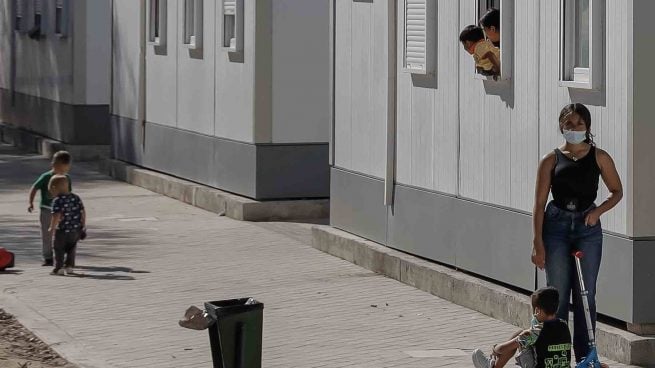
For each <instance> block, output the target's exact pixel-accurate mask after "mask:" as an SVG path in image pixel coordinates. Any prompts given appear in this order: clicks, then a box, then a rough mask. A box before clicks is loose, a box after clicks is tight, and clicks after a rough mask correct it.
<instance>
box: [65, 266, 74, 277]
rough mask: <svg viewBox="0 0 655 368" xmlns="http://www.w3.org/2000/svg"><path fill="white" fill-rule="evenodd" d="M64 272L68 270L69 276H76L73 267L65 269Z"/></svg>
mask: <svg viewBox="0 0 655 368" xmlns="http://www.w3.org/2000/svg"><path fill="white" fill-rule="evenodd" d="M64 270H66V274H67V275H74V274H75V269H74V268H73V267H70V266H68V267H66V268H64Z"/></svg>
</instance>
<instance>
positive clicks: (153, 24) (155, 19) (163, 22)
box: [148, 0, 168, 47]
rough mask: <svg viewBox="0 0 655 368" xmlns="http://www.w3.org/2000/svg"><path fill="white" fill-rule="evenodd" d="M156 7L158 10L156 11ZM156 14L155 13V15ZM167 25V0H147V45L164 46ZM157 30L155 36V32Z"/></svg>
mask: <svg viewBox="0 0 655 368" xmlns="http://www.w3.org/2000/svg"><path fill="white" fill-rule="evenodd" d="M157 5H158V6H159V10H158V11H157ZM155 12H156V13H155ZM167 23H168V0H148V44H149V45H152V46H155V47H161V46H165V45H166V33H167V28H166V26H167ZM157 29H158V30H159V34H158V35H157V32H156V30H157Z"/></svg>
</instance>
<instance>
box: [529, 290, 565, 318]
mask: <svg viewBox="0 0 655 368" xmlns="http://www.w3.org/2000/svg"><path fill="white" fill-rule="evenodd" d="M558 306H559V292H558V291H557V289H555V288H554V287H552V286H550V287H545V288H541V289H539V290H537V291H535V292H534V293H532V308H539V309H541V310H542V311H544V313H546V314H549V315H551V314H555V313H557V308H558Z"/></svg>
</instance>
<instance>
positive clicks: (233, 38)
mask: <svg viewBox="0 0 655 368" xmlns="http://www.w3.org/2000/svg"><path fill="white" fill-rule="evenodd" d="M243 7H244V5H243V0H221V14H222V18H223V27H222V33H221V46H222V47H223V49H225V50H226V51H227V52H231V53H241V52H243V44H244V42H243V25H244V24H243V23H244V16H243Z"/></svg>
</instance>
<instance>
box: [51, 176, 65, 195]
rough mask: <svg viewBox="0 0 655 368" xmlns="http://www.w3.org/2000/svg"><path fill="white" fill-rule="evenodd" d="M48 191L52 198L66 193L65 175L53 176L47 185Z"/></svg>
mask: <svg viewBox="0 0 655 368" xmlns="http://www.w3.org/2000/svg"><path fill="white" fill-rule="evenodd" d="M48 191H49V192H50V195H52V196H53V197H56V196H58V195H62V194H66V193H68V178H67V177H66V175H53V176H52V178H50V182H49V183H48Z"/></svg>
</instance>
